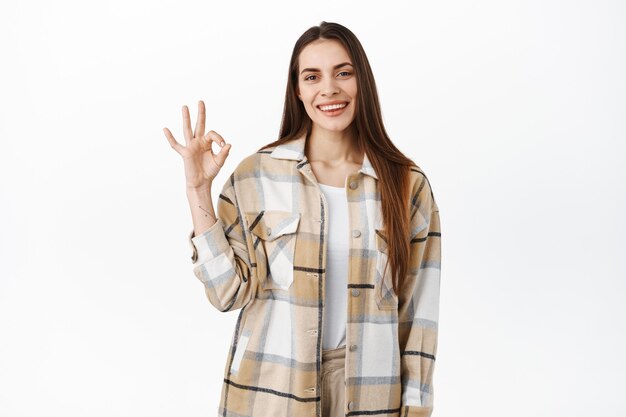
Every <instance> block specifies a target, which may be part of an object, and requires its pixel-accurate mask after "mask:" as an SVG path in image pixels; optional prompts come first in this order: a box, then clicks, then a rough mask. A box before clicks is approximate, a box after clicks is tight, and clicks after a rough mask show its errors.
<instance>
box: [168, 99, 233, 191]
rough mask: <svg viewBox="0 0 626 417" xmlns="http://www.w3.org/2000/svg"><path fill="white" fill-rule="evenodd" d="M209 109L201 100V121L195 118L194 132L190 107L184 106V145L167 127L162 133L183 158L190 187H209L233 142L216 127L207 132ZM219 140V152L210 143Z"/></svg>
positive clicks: (199, 109) (199, 111)
mask: <svg viewBox="0 0 626 417" xmlns="http://www.w3.org/2000/svg"><path fill="white" fill-rule="evenodd" d="M205 119H206V110H205V107H204V102H203V101H202V100H200V101H199V102H198V120H197V121H196V130H195V132H192V131H191V120H190V118H189V108H187V106H186V105H185V106H183V133H184V135H185V146H183V145H181V144H180V143H178V142H177V141H176V139H174V136H173V135H172V132H170V130H169V129H168V128H167V127H165V128H163V132H164V133H165V137H166V138H167V140H168V142H169V143H170V146H171V147H172V148H174V150H175V151H176V152H178V153H179V154H180V155H181V156H182V157H183V163H184V164H185V178H186V180H187V188H188V189H200V188H203V187H210V186H211V184H212V182H213V179H214V178H215V177H216V176H217V173H218V172H219V171H220V169H221V168H222V167H223V166H224V161H226V157H227V156H228V152H229V151H230V146H231V145H230V143H229V144H226V142H225V141H224V139H223V138H222V137H221V136H220V135H219V134H218V133H217V132H214V131H213V130H211V131H209V132H208V133H207V134H206V135H205V134H204V122H205ZM213 141H215V142H217V143H218V145H219V146H221V149H220V151H219V153H218V154H217V155H215V154H214V153H213V149H212V148H211V145H212V143H213Z"/></svg>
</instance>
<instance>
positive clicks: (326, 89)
mask: <svg viewBox="0 0 626 417" xmlns="http://www.w3.org/2000/svg"><path fill="white" fill-rule="evenodd" d="M336 93H339V86H338V85H337V81H336V80H335V79H334V78H330V79H329V78H327V79H326V81H324V83H323V84H322V95H323V96H332V95H333V94H336Z"/></svg>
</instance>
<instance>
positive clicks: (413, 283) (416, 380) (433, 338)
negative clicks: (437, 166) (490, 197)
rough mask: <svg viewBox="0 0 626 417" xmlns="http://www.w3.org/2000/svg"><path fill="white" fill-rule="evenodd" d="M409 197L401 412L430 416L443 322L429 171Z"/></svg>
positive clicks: (400, 306) (437, 238)
mask: <svg viewBox="0 0 626 417" xmlns="http://www.w3.org/2000/svg"><path fill="white" fill-rule="evenodd" d="M411 201H412V206H411V207H412V209H411V256H410V264H409V270H408V273H407V276H406V278H405V280H404V283H403V285H402V287H401V289H400V291H399V294H398V295H399V303H398V327H399V330H398V335H399V343H400V354H401V366H402V368H401V376H402V409H401V413H400V415H402V416H407V417H429V416H430V415H431V414H432V411H433V399H434V390H433V371H434V368H435V357H436V354H437V338H438V323H439V289H440V275H441V229H440V223H439V208H438V207H437V203H436V202H435V200H434V196H433V193H432V190H431V188H430V184H429V182H428V179H427V178H426V176H423V177H422V178H421V179H420V180H418V181H417V183H416V186H415V188H414V190H413V194H412V199H411Z"/></svg>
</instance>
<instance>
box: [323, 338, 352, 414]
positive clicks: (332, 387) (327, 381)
mask: <svg viewBox="0 0 626 417" xmlns="http://www.w3.org/2000/svg"><path fill="white" fill-rule="evenodd" d="M345 357H346V346H345V345H344V346H341V347H338V348H336V349H328V350H322V396H321V401H322V417H344V415H345V413H344V411H345V407H346V405H345V389H346V386H345V382H344V381H345V369H344V367H345Z"/></svg>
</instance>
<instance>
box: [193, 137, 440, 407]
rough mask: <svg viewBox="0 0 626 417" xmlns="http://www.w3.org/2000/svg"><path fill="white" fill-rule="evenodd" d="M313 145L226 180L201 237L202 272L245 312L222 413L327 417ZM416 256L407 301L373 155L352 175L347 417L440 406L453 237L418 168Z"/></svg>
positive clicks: (324, 221) (321, 242) (322, 216)
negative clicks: (394, 273)
mask: <svg viewBox="0 0 626 417" xmlns="http://www.w3.org/2000/svg"><path fill="white" fill-rule="evenodd" d="M305 140H306V137H305V136H302V137H300V138H297V139H294V140H292V141H290V142H288V143H286V144H283V145H280V146H275V147H272V148H268V149H264V150H262V151H258V152H256V153H254V154H252V155H250V156H248V157H246V158H245V159H244V160H243V161H242V162H241V163H240V164H239V165H238V166H237V167H236V169H235V171H234V172H233V173H232V175H231V176H230V177H229V178H228V180H227V181H226V182H225V184H224V186H223V188H222V191H221V193H220V195H219V199H218V203H217V218H218V221H217V223H215V224H214V225H212V226H211V227H210V228H209V229H208V230H206V231H205V232H204V233H203V234H202V235H199V236H194V234H193V231H192V232H191V233H190V235H189V242H190V244H191V246H192V248H193V255H192V261H193V272H194V274H195V275H196V277H198V279H199V280H200V281H201V282H202V283H203V284H204V289H205V292H206V296H207V298H208V300H209V301H210V303H211V304H212V305H213V306H214V307H215V308H217V309H218V310H219V311H224V312H225V311H232V310H237V309H240V313H239V317H238V320H237V325H236V327H235V330H234V333H233V336H232V341H231V348H230V351H229V354H228V358H227V362H226V365H225V368H224V383H223V385H222V393H221V397H220V404H219V407H218V410H216V411H218V415H219V416H223V417H246V416H248V417H283V416H284V417H287V416H293V417H304V416H310V417H321V409H322V408H321V401H322V398H321V396H320V388H321V386H320V369H321V358H322V348H321V347H322V337H323V334H322V331H321V330H322V323H323V318H324V314H325V309H324V306H325V302H324V280H325V277H326V275H325V267H326V259H327V256H326V248H327V242H326V240H327V236H328V208H327V203H326V200H325V197H324V195H323V193H322V191H321V190H320V188H319V185H318V183H317V180H316V178H315V176H314V174H313V172H312V171H311V167H310V164H309V162H308V160H307V158H306V155H305V154H304V145H305ZM411 181H412V182H411V184H412V198H411V201H410V204H411V230H410V236H407V238H410V239H411V248H412V250H411V257H410V265H409V271H408V274H407V276H406V278H405V280H404V284H403V285H402V287H401V288H400V289H399V291H398V294H396V293H395V292H394V291H393V287H392V284H391V280H392V277H391V271H390V267H389V266H387V271H386V274H385V276H384V277H383V276H382V273H383V269H384V266H385V262H386V261H387V235H386V231H385V229H384V227H383V225H382V215H381V213H382V212H381V206H380V192H379V189H378V177H377V176H376V172H375V171H374V169H373V167H372V165H371V163H370V161H369V159H368V158H367V155H365V158H364V160H363V164H362V167H361V168H360V170H359V171H358V172H356V173H354V174H352V175H350V176H348V177H347V178H346V181H345V187H346V194H347V198H348V207H349V221H350V233H351V234H350V251H349V268H348V277H347V281H348V285H347V288H346V293H345V296H346V297H348V303H347V305H348V307H347V308H348V311H347V313H348V314H347V317H348V321H347V323H346V338H347V345H346V359H345V373H346V379H345V408H344V412H345V415H346V416H360V415H367V416H370V415H374V416H379V417H390V416H399V417H417V416H419V417H426V416H430V415H431V413H432V410H433V394H434V391H433V370H434V364H435V356H436V351H437V334H438V333H437V329H438V318H439V317H438V316H439V288H440V272H441V231H440V224H439V209H438V207H437V204H436V202H435V200H434V196H433V192H432V189H431V187H430V183H429V181H428V179H427V178H426V176H425V174H424V173H423V171H422V170H421V169H420V168H419V167H414V168H412V171H411Z"/></svg>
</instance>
